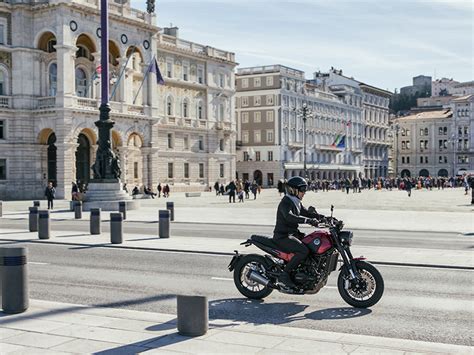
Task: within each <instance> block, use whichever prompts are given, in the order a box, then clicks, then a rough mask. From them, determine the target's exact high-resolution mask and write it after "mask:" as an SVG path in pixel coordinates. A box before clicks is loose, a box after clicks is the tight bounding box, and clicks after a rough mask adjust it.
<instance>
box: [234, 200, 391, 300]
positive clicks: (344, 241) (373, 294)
mask: <svg viewBox="0 0 474 355" xmlns="http://www.w3.org/2000/svg"><path fill="white" fill-rule="evenodd" d="M332 211H333V206H331V217H327V218H324V220H323V221H322V222H321V223H319V224H318V225H317V228H322V229H316V230H315V231H313V232H311V233H309V234H307V235H306V236H304V237H303V238H302V239H301V241H302V242H303V243H304V244H305V245H306V246H307V247H308V249H309V250H310V254H309V256H308V257H307V258H306V259H305V260H304V261H303V262H302V263H301V264H300V265H299V266H298V268H296V269H295V270H294V271H293V272H292V274H291V277H292V279H293V280H294V283H295V284H296V286H297V287H296V288H289V287H288V286H286V285H283V284H281V283H279V282H278V277H279V276H280V274H281V273H282V272H283V269H284V268H285V265H286V264H287V263H288V261H289V260H290V259H291V258H292V257H293V255H294V254H292V253H285V252H283V251H281V250H280V248H279V247H278V246H277V245H276V244H275V242H274V241H273V239H272V238H271V237H265V236H261V235H252V236H251V237H250V239H248V240H246V241H245V242H243V243H241V245H245V246H246V247H248V246H250V245H255V246H256V247H258V248H260V249H261V250H263V251H264V252H266V253H267V254H265V255H259V254H239V253H238V251H235V253H236V254H235V255H234V257H233V258H232V261H231V262H230V264H229V271H231V272H232V271H233V272H234V283H235V286H236V287H237V289H238V290H239V291H240V293H241V294H242V295H244V296H246V297H248V298H252V299H262V298H264V297H267V296H268V295H270V293H272V291H273V290H277V291H280V292H283V293H290V294H300V295H303V294H315V293H317V292H319V290H321V289H322V288H323V287H324V286H325V285H326V283H327V280H328V277H329V275H330V274H331V272H333V271H335V270H336V268H337V265H338V261H339V259H340V258H341V259H342V265H341V267H340V269H339V270H340V271H339V277H338V280H337V288H338V290H339V294H340V295H341V297H342V298H343V300H344V301H346V302H347V303H348V304H350V305H351V306H354V307H357V308H367V307H372V306H373V305H375V304H376V303H377V302H378V301H379V300H380V298H381V297H382V294H383V291H384V282H383V278H382V275H381V274H380V272H379V271H378V270H377V269H376V268H375V267H374V266H373V265H372V264H370V263H368V262H367V261H365V260H366V259H365V258H363V257H360V258H354V257H353V256H352V253H351V250H350V246H351V245H352V238H353V233H352V232H351V231H344V230H342V229H343V226H344V223H343V222H342V221H339V220H337V219H335V218H333V217H332Z"/></svg>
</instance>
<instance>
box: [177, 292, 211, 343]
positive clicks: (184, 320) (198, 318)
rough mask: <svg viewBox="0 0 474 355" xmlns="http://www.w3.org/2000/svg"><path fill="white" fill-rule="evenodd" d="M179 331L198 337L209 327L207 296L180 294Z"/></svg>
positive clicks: (182, 333)
mask: <svg viewBox="0 0 474 355" xmlns="http://www.w3.org/2000/svg"><path fill="white" fill-rule="evenodd" d="M177 298H178V333H179V334H181V335H185V336H191V337H197V336H201V335H204V334H206V333H207V330H208V329H209V306H208V303H207V297H204V296H182V295H178V297H177Z"/></svg>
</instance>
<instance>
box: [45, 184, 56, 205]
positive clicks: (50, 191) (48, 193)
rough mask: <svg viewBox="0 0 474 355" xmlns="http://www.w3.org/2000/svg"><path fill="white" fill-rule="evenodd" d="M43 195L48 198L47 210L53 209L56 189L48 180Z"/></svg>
mask: <svg viewBox="0 0 474 355" xmlns="http://www.w3.org/2000/svg"><path fill="white" fill-rule="evenodd" d="M44 196H45V197H46V199H47V200H48V210H49V209H51V210H52V209H53V205H54V203H53V201H54V199H55V198H56V189H55V188H54V187H53V183H52V182H51V181H50V182H48V186H47V187H46V189H45V190H44Z"/></svg>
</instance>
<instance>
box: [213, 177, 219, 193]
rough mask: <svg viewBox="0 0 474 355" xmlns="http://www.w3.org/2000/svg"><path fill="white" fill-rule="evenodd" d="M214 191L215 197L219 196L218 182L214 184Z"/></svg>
mask: <svg viewBox="0 0 474 355" xmlns="http://www.w3.org/2000/svg"><path fill="white" fill-rule="evenodd" d="M214 190H216V196H219V182H217V181H216V183H215V184H214Z"/></svg>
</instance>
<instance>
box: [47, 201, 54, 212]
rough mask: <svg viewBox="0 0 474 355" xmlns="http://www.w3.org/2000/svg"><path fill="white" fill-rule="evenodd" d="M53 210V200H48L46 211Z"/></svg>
mask: <svg viewBox="0 0 474 355" xmlns="http://www.w3.org/2000/svg"><path fill="white" fill-rule="evenodd" d="M49 209H53V200H49V199H48V210H49Z"/></svg>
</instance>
